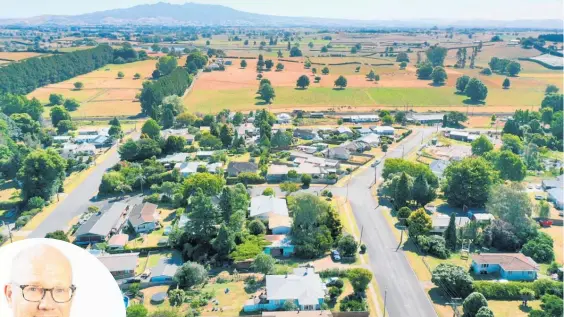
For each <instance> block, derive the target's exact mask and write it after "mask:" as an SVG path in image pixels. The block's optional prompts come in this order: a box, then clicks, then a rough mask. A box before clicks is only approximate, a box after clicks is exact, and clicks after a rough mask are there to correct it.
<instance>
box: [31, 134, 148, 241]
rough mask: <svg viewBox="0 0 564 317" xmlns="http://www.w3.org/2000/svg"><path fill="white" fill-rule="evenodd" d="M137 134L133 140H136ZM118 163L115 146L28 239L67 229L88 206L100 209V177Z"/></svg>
mask: <svg viewBox="0 0 564 317" xmlns="http://www.w3.org/2000/svg"><path fill="white" fill-rule="evenodd" d="M138 137H139V136H138V133H137V134H136V135H134V138H138ZM118 162H119V154H118V152H117V146H114V147H113V148H112V149H111V150H110V153H108V156H107V157H106V159H105V160H104V161H102V162H101V163H99V164H98V165H96V167H95V168H94V170H93V171H92V172H91V173H90V175H88V176H87V177H86V179H85V180H84V181H83V182H82V183H80V184H79V185H78V186H77V187H76V188H75V189H74V190H72V191H71V192H70V193H68V194H67V197H66V198H64V200H63V201H61V202H60V203H59V204H58V206H57V207H56V208H55V209H54V210H53V211H52V212H51V214H50V215H49V216H48V217H47V218H46V219H45V220H44V221H43V222H42V223H41V224H40V225H39V226H38V227H37V228H35V230H33V231H32V232H31V233H30V234H29V235H28V236H27V237H28V238H43V237H45V235H46V234H47V233H49V232H53V231H56V230H66V229H68V228H67V226H68V223H69V222H70V221H71V220H72V219H73V218H74V217H76V216H78V215H81V214H82V213H84V212H86V211H87V210H88V206H90V205H93V204H95V203H96V205H98V206H100V207H102V206H103V205H104V204H107V203H108V201H100V202H96V201H95V200H94V197H95V196H96V194H97V193H98V187H99V186H100V183H101V181H102V176H103V175H104V174H105V173H106V172H107V170H108V169H109V168H110V167H112V166H114V165H115V164H116V163H118Z"/></svg>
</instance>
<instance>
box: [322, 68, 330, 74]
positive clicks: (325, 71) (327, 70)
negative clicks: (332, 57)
mask: <svg viewBox="0 0 564 317" xmlns="http://www.w3.org/2000/svg"><path fill="white" fill-rule="evenodd" d="M321 73H322V74H323V75H329V67H327V66H325V67H323V69H322V70H321Z"/></svg>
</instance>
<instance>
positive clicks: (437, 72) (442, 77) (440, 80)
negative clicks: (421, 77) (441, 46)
mask: <svg viewBox="0 0 564 317" xmlns="http://www.w3.org/2000/svg"><path fill="white" fill-rule="evenodd" d="M431 78H432V79H433V84H435V85H442V84H444V83H445V81H446V80H447V78H448V76H447V73H446V71H445V69H444V68H443V67H441V66H437V67H435V68H434V69H433V72H432V73H431Z"/></svg>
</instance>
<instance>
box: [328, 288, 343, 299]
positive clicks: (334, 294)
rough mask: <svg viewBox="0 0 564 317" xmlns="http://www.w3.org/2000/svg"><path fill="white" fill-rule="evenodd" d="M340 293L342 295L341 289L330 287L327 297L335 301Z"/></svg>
mask: <svg viewBox="0 0 564 317" xmlns="http://www.w3.org/2000/svg"><path fill="white" fill-rule="evenodd" d="M342 293H343V289H341V288H338V287H334V286H332V287H330V288H329V296H330V297H331V298H332V299H336V298H337V297H339V296H340V295H341V294H342Z"/></svg>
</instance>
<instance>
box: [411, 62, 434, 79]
mask: <svg viewBox="0 0 564 317" xmlns="http://www.w3.org/2000/svg"><path fill="white" fill-rule="evenodd" d="M432 73H433V65H431V63H423V64H420V65H419V67H418V68H417V71H416V72H415V74H416V75H417V78H418V79H430V78H431V74H432Z"/></svg>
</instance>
